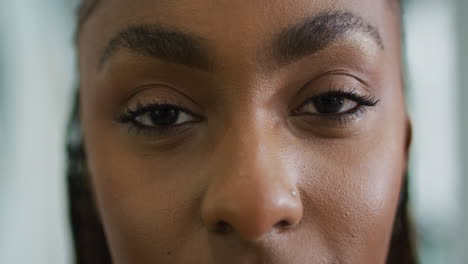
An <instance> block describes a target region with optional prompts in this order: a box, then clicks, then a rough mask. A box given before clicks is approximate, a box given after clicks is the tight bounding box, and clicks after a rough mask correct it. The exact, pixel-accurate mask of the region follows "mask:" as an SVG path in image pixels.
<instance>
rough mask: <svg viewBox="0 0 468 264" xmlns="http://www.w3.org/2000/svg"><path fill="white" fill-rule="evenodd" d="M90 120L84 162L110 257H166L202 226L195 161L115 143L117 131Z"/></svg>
mask: <svg viewBox="0 0 468 264" xmlns="http://www.w3.org/2000/svg"><path fill="white" fill-rule="evenodd" d="M92 123H93V124H95V125H93V126H92V128H91V126H89V127H90V128H88V129H87V130H86V131H85V132H87V136H86V147H87V148H86V152H87V158H88V163H89V164H88V168H89V170H90V174H91V179H92V185H93V190H94V192H95V194H96V200H97V203H98V208H99V213H100V215H101V217H102V220H103V223H104V228H105V230H106V235H107V236H108V241H109V243H110V248H111V249H112V254H113V256H114V258H115V259H118V260H120V261H123V262H122V263H132V262H133V261H134V260H135V259H138V260H139V261H141V262H142V263H146V262H145V261H148V262H150V261H151V260H154V259H164V258H165V257H170V252H171V251H175V250H177V249H178V247H179V246H180V245H181V244H183V243H184V240H185V239H186V238H187V234H194V233H196V232H197V230H199V229H200V228H199V227H200V222H199V221H197V220H198V219H200V216H199V210H198V208H199V203H200V199H201V196H202V191H203V188H202V186H203V183H202V179H200V177H197V176H196V175H194V173H193V170H191V169H190V168H193V166H194V165H193V164H191V163H193V162H195V161H190V159H187V158H186V157H185V158H183V159H182V160H184V164H183V166H182V164H181V163H180V160H181V157H179V156H177V155H168V156H165V155H158V156H157V157H155V156H154V153H153V154H152V153H151V152H148V153H145V151H140V152H135V151H134V150H133V149H132V148H129V147H128V146H126V145H125V144H121V143H119V144H116V142H122V140H121V139H120V138H118V135H117V134H116V133H115V131H114V132H113V133H112V132H111V131H108V130H109V129H108V128H107V129H106V127H105V126H102V127H101V126H100V125H99V123H98V122H92ZM186 154H188V155H190V153H185V154H183V155H186ZM181 155H182V154H181Z"/></svg>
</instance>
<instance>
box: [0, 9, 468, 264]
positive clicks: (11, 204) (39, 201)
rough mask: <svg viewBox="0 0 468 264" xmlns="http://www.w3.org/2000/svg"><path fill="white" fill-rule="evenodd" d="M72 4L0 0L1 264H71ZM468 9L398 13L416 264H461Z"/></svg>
mask: <svg viewBox="0 0 468 264" xmlns="http://www.w3.org/2000/svg"><path fill="white" fill-rule="evenodd" d="M76 2H77V1H71V0H70V1H63V0H41V1H39V0H0V263H2V264H23V263H24V264H30V263H34V264H64V263H71V261H70V260H71V258H72V256H73V252H72V250H71V247H70V245H71V241H70V236H69V227H68V222H67V220H68V219H67V200H66V194H65V190H64V162H65V154H64V136H65V132H64V130H65V124H66V121H67V118H68V115H69V111H70V106H71V104H70V102H71V97H72V91H73V88H74V85H75V83H76V76H75V70H76V65H75V61H74V51H73V48H74V47H73V41H72V38H73V30H74V22H75V21H74V19H75V6H76ZM466 14H468V1H467V0H411V1H408V3H407V4H406V6H405V47H406V54H407V62H408V63H407V65H408V66H407V73H408V96H407V101H408V105H409V108H410V114H411V117H412V119H413V123H414V137H413V148H412V157H411V194H410V195H411V207H412V212H413V220H414V222H415V224H416V226H417V230H416V238H417V242H418V246H419V255H420V257H421V260H422V263H423V264H436V263H437V264H439V263H443V264H445V263H451V264H463V263H468V253H467V252H468V246H467V245H468V229H467V228H466V227H467V225H468V220H467V219H468V218H467V217H466V216H467V213H468V206H467V204H468V203H467V202H468V194H467V193H466V192H465V191H464V190H466V189H468V177H466V176H468V103H467V102H468V89H464V84H465V83H467V82H468V49H466V48H465V47H468V16H466Z"/></svg>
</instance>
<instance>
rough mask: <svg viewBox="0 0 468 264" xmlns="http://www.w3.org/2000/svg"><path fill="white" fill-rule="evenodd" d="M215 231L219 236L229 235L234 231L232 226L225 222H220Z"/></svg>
mask: <svg viewBox="0 0 468 264" xmlns="http://www.w3.org/2000/svg"><path fill="white" fill-rule="evenodd" d="M214 231H215V232H216V233H218V234H227V233H229V232H231V231H232V226H231V225H230V224H229V223H227V222H225V221H218V222H217V223H216V225H215V230H214Z"/></svg>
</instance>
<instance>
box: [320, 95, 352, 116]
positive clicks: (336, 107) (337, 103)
mask: <svg viewBox="0 0 468 264" xmlns="http://www.w3.org/2000/svg"><path fill="white" fill-rule="evenodd" d="M344 101H345V99H344V98H343V97H338V96H320V97H318V98H316V99H314V105H315V109H317V111H318V112H319V113H321V114H334V113H338V112H339V111H340V110H341V108H342V107H343V104H344Z"/></svg>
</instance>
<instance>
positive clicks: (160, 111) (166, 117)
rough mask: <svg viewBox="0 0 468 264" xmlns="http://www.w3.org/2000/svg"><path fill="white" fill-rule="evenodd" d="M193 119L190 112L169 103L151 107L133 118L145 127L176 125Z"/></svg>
mask: <svg viewBox="0 0 468 264" xmlns="http://www.w3.org/2000/svg"><path fill="white" fill-rule="evenodd" d="M194 120H195V118H194V117H193V116H192V115H191V114H189V113H187V112H185V111H183V110H182V109H180V108H177V107H175V106H170V105H160V106H155V107H152V109H148V110H146V112H143V113H141V114H140V115H138V116H136V117H135V119H134V121H135V122H137V123H138V124H140V125H142V126H145V127H158V126H177V125H181V124H184V123H187V122H191V121H194Z"/></svg>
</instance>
